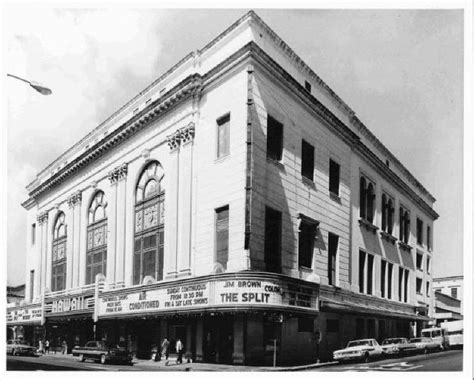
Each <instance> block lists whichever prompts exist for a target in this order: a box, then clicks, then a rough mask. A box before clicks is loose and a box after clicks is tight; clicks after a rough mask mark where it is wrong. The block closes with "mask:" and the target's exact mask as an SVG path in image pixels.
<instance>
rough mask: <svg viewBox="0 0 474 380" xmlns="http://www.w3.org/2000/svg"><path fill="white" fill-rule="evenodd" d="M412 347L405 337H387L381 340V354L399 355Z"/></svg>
mask: <svg viewBox="0 0 474 380" xmlns="http://www.w3.org/2000/svg"><path fill="white" fill-rule="evenodd" d="M413 347H414V344H413V343H409V342H408V339H407V338H387V339H384V341H383V342H382V350H383V355H387V356H390V355H398V356H401V355H403V354H405V353H406V352H407V351H409V350H410V349H411V348H413Z"/></svg>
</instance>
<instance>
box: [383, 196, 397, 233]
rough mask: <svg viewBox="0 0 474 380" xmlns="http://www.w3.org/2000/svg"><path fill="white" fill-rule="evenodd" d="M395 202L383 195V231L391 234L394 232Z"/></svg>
mask: <svg viewBox="0 0 474 380" xmlns="http://www.w3.org/2000/svg"><path fill="white" fill-rule="evenodd" d="M394 204H395V201H394V200H393V198H392V197H390V196H389V195H387V194H382V231H385V232H387V233H389V234H392V232H393V221H394V218H393V216H394V213H395V208H394V207H393V205H394Z"/></svg>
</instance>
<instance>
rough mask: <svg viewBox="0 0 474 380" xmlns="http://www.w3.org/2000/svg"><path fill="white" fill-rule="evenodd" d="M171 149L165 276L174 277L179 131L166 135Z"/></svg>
mask: <svg viewBox="0 0 474 380" xmlns="http://www.w3.org/2000/svg"><path fill="white" fill-rule="evenodd" d="M166 139H167V141H168V146H169V148H170V150H171V153H170V154H171V158H170V160H169V163H170V164H169V167H168V169H167V175H169V187H168V191H167V192H166V197H165V210H166V222H165V223H166V227H165V257H164V268H163V272H164V273H165V276H164V277H165V278H175V277H177V275H178V267H177V263H178V194H179V145H180V139H181V135H180V133H179V131H176V132H175V133H173V134H171V135H169V136H167V137H166Z"/></svg>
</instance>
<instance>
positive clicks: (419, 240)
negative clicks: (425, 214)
mask: <svg viewBox="0 0 474 380" xmlns="http://www.w3.org/2000/svg"><path fill="white" fill-rule="evenodd" d="M416 242H417V243H418V244H419V245H423V221H422V220H421V219H419V218H416Z"/></svg>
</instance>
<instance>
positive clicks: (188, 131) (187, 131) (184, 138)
mask: <svg viewBox="0 0 474 380" xmlns="http://www.w3.org/2000/svg"><path fill="white" fill-rule="evenodd" d="M178 132H179V134H180V138H181V139H180V140H181V143H182V144H183V145H184V144H187V143H190V142H192V141H193V140H194V132H195V126H194V122H191V123H189V124H188V125H187V126H185V127H183V128H180V129H179V130H178Z"/></svg>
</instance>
